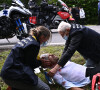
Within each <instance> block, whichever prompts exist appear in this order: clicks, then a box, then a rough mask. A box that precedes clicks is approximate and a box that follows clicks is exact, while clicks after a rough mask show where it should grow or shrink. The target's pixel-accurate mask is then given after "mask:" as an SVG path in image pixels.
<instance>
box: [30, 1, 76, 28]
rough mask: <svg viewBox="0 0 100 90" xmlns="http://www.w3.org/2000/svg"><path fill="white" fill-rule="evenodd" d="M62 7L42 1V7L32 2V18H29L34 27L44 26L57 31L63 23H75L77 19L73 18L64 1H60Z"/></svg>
mask: <svg viewBox="0 0 100 90" xmlns="http://www.w3.org/2000/svg"><path fill="white" fill-rule="evenodd" d="M58 2H59V3H60V4H61V5H62V7H61V8H59V7H58V6H57V5H54V4H48V3H47V1H46V0H42V2H41V4H40V6H37V5H36V3H35V2H33V1H32V0H30V2H29V10H30V11H31V12H32V17H30V18H29V20H30V22H31V23H33V24H34V25H36V26H38V25H44V26H46V27H47V28H49V29H57V26H58V25H59V23H60V22H61V21H65V22H69V23H74V22H75V19H73V18H72V17H71V13H70V11H69V8H68V6H67V5H66V4H65V3H64V2H63V1H62V0H58Z"/></svg>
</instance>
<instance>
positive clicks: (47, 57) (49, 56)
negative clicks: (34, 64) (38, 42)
mask: <svg viewBox="0 0 100 90" xmlns="http://www.w3.org/2000/svg"><path fill="white" fill-rule="evenodd" d="M40 58H43V59H45V60H49V61H50V63H51V64H50V66H49V68H52V67H54V66H55V65H56V64H57V62H58V60H59V58H58V57H57V56H56V55H54V54H48V53H47V54H42V55H41V56H40Z"/></svg>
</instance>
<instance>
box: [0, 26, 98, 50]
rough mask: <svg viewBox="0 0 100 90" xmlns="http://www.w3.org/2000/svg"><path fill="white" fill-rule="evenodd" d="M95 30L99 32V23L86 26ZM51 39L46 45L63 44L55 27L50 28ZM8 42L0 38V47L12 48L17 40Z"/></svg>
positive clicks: (12, 39) (63, 41) (13, 39)
mask: <svg viewBox="0 0 100 90" xmlns="http://www.w3.org/2000/svg"><path fill="white" fill-rule="evenodd" d="M87 27H89V28H91V29H93V30H95V31H96V32H98V33H100V25H92V26H87ZM52 32H53V33H52V40H51V42H50V43H49V44H48V45H64V43H65V40H64V39H63V38H62V37H61V36H60V35H59V34H58V33H57V30H56V29H53V30H52ZM8 40H9V42H8V41H7V40H6V39H1V40H0V49H8V48H12V46H14V45H15V43H16V42H18V41H19V40H18V39H17V38H16V36H15V37H13V38H11V39H8Z"/></svg>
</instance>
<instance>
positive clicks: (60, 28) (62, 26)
mask: <svg viewBox="0 0 100 90" xmlns="http://www.w3.org/2000/svg"><path fill="white" fill-rule="evenodd" d="M70 28H71V25H70V24H69V23H66V22H64V21H62V22H61V23H60V24H59V26H58V32H59V31H65V30H66V29H70Z"/></svg>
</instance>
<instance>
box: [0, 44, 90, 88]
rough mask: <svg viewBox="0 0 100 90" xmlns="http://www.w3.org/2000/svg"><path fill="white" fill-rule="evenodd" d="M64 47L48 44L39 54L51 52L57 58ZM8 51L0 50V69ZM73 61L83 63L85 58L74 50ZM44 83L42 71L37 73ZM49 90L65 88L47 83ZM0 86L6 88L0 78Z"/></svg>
mask: <svg viewBox="0 0 100 90" xmlns="http://www.w3.org/2000/svg"><path fill="white" fill-rule="evenodd" d="M63 49H64V46H48V47H42V48H41V50H40V54H43V53H51V54H55V55H57V56H58V57H59V58H60V56H61V54H62V51H63ZM9 53H10V50H6V51H0V71H1V69H2V66H3V64H4V62H5V59H6V58H7V56H8V54H9ZM71 59H72V61H73V62H76V63H78V64H82V65H83V64H84V63H85V60H84V58H83V57H82V56H81V55H80V54H79V53H78V52H77V51H76V52H75V53H74V55H73V57H72V58H71ZM37 75H38V76H39V77H40V78H41V79H42V80H43V81H44V82H45V83H47V81H46V79H45V76H44V74H42V73H38V74H37ZM49 86H50V88H51V90H65V89H64V88H63V87H62V86H60V85H58V84H55V85H49ZM0 87H1V90H6V88H7V85H6V84H5V83H4V82H3V81H2V79H1V78H0ZM86 90H90V86H87V87H86Z"/></svg>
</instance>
